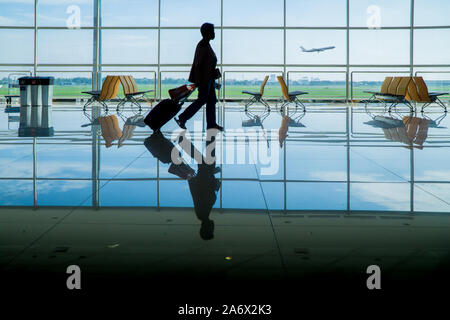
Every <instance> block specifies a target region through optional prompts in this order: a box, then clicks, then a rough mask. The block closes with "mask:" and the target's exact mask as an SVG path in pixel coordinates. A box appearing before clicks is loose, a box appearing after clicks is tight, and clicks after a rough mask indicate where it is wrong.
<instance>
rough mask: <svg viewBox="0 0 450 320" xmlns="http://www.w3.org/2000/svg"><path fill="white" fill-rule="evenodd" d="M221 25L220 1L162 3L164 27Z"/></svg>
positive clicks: (172, 0) (175, 0) (173, 0)
mask: <svg viewBox="0 0 450 320" xmlns="http://www.w3.org/2000/svg"><path fill="white" fill-rule="evenodd" d="M204 22H209V23H213V24H216V25H219V24H220V0H195V1H191V2H190V3H186V1H182V0H170V1H161V25H162V26H185V27H187V26H201V25H202V24H203V23H204Z"/></svg>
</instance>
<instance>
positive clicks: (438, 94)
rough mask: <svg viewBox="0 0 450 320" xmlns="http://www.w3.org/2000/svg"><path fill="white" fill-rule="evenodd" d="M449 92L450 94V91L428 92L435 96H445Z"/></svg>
mask: <svg viewBox="0 0 450 320" xmlns="http://www.w3.org/2000/svg"><path fill="white" fill-rule="evenodd" d="M447 94H448V92H428V95H429V96H435V97H437V96H445V95H447Z"/></svg>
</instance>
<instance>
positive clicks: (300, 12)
mask: <svg viewBox="0 0 450 320" xmlns="http://www.w3.org/2000/svg"><path fill="white" fill-rule="evenodd" d="M410 2H411V1H410V0H395V1H392V0H351V2H350V26H352V27H366V26H367V21H368V19H372V20H370V21H372V22H373V21H374V20H373V18H374V17H375V21H376V22H377V23H379V25H381V26H383V27H387V26H388V27H397V26H408V25H409V22H410V21H409V20H410ZM415 3H416V8H415V13H416V14H415V24H416V25H418V26H433V25H434V26H443V25H450V19H449V18H448V12H450V1H448V0H415ZM74 6H75V7H74ZM373 6H376V7H375V11H373V10H374V9H373V8H374V7H373ZM180 8H182V10H180ZM236 8H238V9H236ZM368 11H369V13H368ZM78 13H79V15H78ZM101 14H102V25H103V26H109V27H124V26H129V27H142V26H157V24H158V18H157V17H158V1H157V0H127V1H123V0H102V10H101ZM33 15H34V1H33V0H0V26H32V25H33V21H34V16H33ZM74 17H75V19H74ZM77 17H79V21H80V24H81V26H84V27H89V26H92V25H93V0H39V2H38V25H39V26H47V27H65V26H66V25H67V21H69V23H74V22H75V23H76V22H77V19H76V18H77ZM220 17H221V14H220V1H219V0H191V1H189V5H187V4H186V1H181V0H162V6H161V26H163V27H165V26H169V27H177V26H178V27H179V26H194V27H198V26H200V25H201V24H202V23H203V22H205V21H208V22H212V23H214V24H216V25H220ZM378 17H379V19H378ZM223 21H224V26H275V27H276V26H283V0H245V1H242V0H224V6H223ZM286 24H287V26H288V27H292V26H298V27H308V26H311V27H317V26H323V27H345V25H346V0H287V7H286ZM216 35H217V37H216V39H215V40H214V41H212V46H213V49H214V50H215V52H216V54H217V56H218V58H219V61H220V59H221V50H220V44H221V40H222V39H221V37H220V32H219V30H217V32H216ZM33 36H34V35H33V30H12V29H9V30H8V29H0V41H1V42H2V43H8V46H7V47H6V48H7V49H6V50H1V52H0V63H15V64H20V63H33ZM283 36H284V35H283V31H282V30H260V29H259V30H243V29H240V30H239V29H237V30H236V29H231V30H230V29H228V30H224V31H223V57H222V58H223V63H225V64H282V63H283V58H284V57H283V46H284V44H283ZM349 39H350V52H349V56H350V63H351V64H370V65H373V64H388V65H393V64H403V65H407V64H409V59H410V54H409V42H410V39H409V30H351V31H350V38H349ZM437 39H438V41H437ZM102 40H103V44H102V52H103V54H102V62H103V63H110V64H156V63H157V61H158V47H157V31H156V30H133V29H127V30H103V31H102ZM199 40H200V33H199V31H198V30H194V29H191V30H189V29H188V30H179V29H178V30H177V29H172V30H161V63H163V64H190V63H191V62H192V57H193V53H194V50H195V46H196V44H197V42H198V41H199ZM414 42H415V45H414V59H415V60H414V63H415V64H450V55H448V51H449V49H450V28H449V29H438V30H416V32H415V39H414ZM38 43H39V45H38V63H42V64H48V63H71V64H90V63H92V56H93V49H92V46H93V32H92V30H39V31H38ZM331 45H332V46H335V47H336V48H335V49H333V50H330V51H327V52H323V53H320V54H316V53H303V52H301V50H300V46H304V47H305V48H307V49H309V48H314V47H325V46H331ZM286 62H287V63H288V64H345V63H346V31H345V30H311V29H309V30H308V29H306V30H305V29H303V30H287V34H286Z"/></svg>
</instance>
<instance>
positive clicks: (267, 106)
mask: <svg viewBox="0 0 450 320" xmlns="http://www.w3.org/2000/svg"><path fill="white" fill-rule="evenodd" d="M259 102H261V103H262V104H263V105H265V106H266V108H267V110H268V111H269V112H270V105H269V104H268V103H267V101H265V100H264V99H260V100H259Z"/></svg>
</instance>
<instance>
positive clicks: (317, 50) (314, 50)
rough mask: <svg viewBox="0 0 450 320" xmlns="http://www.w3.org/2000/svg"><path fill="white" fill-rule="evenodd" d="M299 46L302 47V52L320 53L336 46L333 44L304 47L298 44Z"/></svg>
mask: <svg viewBox="0 0 450 320" xmlns="http://www.w3.org/2000/svg"><path fill="white" fill-rule="evenodd" d="M300 48H301V49H302V51H303V52H317V53H320V52H322V51H325V50H331V49H334V48H336V47H335V46H331V47H323V48H312V49H305V48H303V47H302V46H300Z"/></svg>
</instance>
